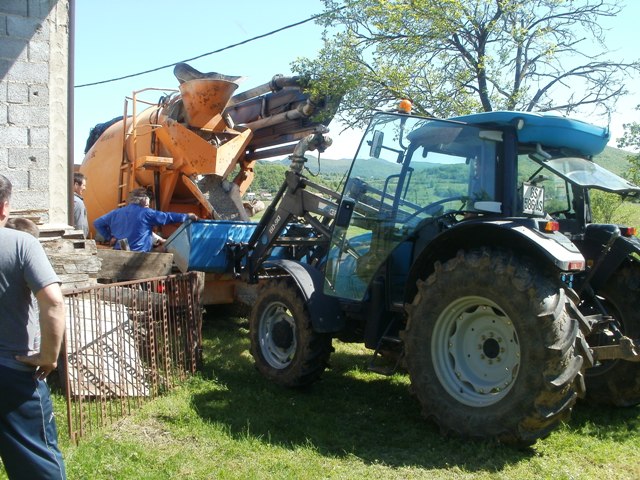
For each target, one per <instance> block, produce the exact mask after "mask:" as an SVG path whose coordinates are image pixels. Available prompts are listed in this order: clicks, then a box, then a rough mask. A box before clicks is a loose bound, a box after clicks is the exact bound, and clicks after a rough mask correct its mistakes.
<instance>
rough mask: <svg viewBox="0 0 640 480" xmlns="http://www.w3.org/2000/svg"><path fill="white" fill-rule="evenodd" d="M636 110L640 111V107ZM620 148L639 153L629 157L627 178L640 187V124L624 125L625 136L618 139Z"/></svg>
mask: <svg viewBox="0 0 640 480" xmlns="http://www.w3.org/2000/svg"><path fill="white" fill-rule="evenodd" d="M636 110H638V111H640V105H638V106H637V107H636ZM618 146H619V147H620V148H631V149H633V150H635V151H636V152H638V153H635V154H629V155H628V156H627V160H628V162H629V169H628V171H627V178H628V179H629V180H630V181H631V182H633V183H635V184H636V185H640V123H638V122H631V123H627V124H625V125H624V136H623V137H622V138H620V139H618Z"/></svg>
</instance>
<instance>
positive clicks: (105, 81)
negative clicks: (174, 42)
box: [74, 7, 345, 88]
mask: <svg viewBox="0 0 640 480" xmlns="http://www.w3.org/2000/svg"><path fill="white" fill-rule="evenodd" d="M343 8H345V7H340V8H336V9H335V10H332V11H330V12H326V13H320V14H317V15H313V16H311V17H309V18H307V19H306V20H301V21H299V22H296V23H291V24H289V25H286V26H284V27H281V28H278V29H276V30H272V31H270V32H267V33H263V34H262V35H258V36H256V37H252V38H249V39H247V40H243V41H242V42H238V43H234V44H232V45H228V46H226V47H222V48H219V49H218V50H214V51H212V52H207V53H203V54H202V55H198V56H197V57H191V58H187V59H185V60H180V61H178V62H174V63H170V64H168V65H163V66H162V67H157V68H152V69H150V70H145V71H143V72H138V73H132V74H130V75H124V76H122V77H116V78H111V79H109V80H101V81H99V82H92V83H83V84H82V85H75V86H74V88H82V87H91V86H93V85H101V84H103V83H110V82H116V81H118V80H124V79H125V78H132V77H138V76H140V75H145V74H147V73H152V72H157V71H158V70H162V69H164V68H169V67H173V66H175V65H177V64H178V63H184V62H190V61H192V60H197V59H199V58H202V57H206V56H208V55H213V54H214V53H220V52H223V51H225V50H229V49H231V48H235V47H238V46H240V45H244V44H246V43H250V42H253V41H255V40H259V39H261V38H265V37H268V36H270V35H274V34H276V33H279V32H282V31H283V30H287V29H289V28H293V27H297V26H299V25H302V24H304V23H307V22H310V21H312V20H315V19H316V18H320V17H323V16H325V15H328V14H331V13H334V12H337V11H339V10H342V9H343Z"/></svg>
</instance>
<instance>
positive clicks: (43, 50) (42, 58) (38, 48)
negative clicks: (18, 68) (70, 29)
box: [28, 41, 49, 62]
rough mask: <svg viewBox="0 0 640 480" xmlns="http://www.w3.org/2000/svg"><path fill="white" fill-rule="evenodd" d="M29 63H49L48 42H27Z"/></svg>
mask: <svg viewBox="0 0 640 480" xmlns="http://www.w3.org/2000/svg"><path fill="white" fill-rule="evenodd" d="M28 58H29V61H30V62H48V61H49V43H48V42H36V41H33V42H29V55H28Z"/></svg>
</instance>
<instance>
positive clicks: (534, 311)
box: [194, 112, 640, 445]
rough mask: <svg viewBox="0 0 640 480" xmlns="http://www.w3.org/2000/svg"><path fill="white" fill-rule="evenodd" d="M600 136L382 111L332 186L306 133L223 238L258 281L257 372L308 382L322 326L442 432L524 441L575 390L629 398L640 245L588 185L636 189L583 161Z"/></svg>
mask: <svg viewBox="0 0 640 480" xmlns="http://www.w3.org/2000/svg"><path fill="white" fill-rule="evenodd" d="M608 139H609V134H608V131H607V130H606V129H602V128H599V127H595V126H593V125H589V124H586V123H582V122H579V121H575V120H571V119H567V118H562V117H555V116H545V115H537V114H531V113H522V112H488V113H482V114H476V115H470V116H464V117H457V118H453V119H448V120H439V119H433V118H424V117H418V116H413V115H410V114H406V113H395V112H394V113H386V112H380V113H377V114H375V115H374V116H373V118H372V120H371V122H370V125H369V127H368V129H367V130H366V132H365V134H364V137H363V138H362V141H361V143H360V146H359V148H358V150H357V153H356V155H355V158H354V160H353V162H352V165H351V168H350V170H349V172H348V175H347V176H346V177H345V181H344V182H343V188H342V191H340V192H335V191H332V190H330V189H328V188H326V187H324V186H322V185H320V184H318V183H315V182H313V181H312V180H310V179H309V178H307V177H306V176H305V175H304V165H305V161H306V159H305V157H304V153H305V152H306V151H308V150H315V149H317V150H319V151H322V150H323V149H324V148H326V147H327V146H329V144H330V139H329V138H328V137H327V136H326V135H323V134H322V133H317V134H312V135H309V136H308V137H306V138H304V139H303V140H302V141H301V142H300V143H299V145H298V147H296V149H295V151H294V153H293V154H292V155H291V157H290V158H291V167H290V169H289V171H288V172H287V174H286V179H285V181H284V183H283V185H282V187H281V189H280V191H279V192H278V193H277V195H276V196H275V197H274V200H273V203H272V204H271V205H270V206H269V207H268V208H267V210H266V212H265V214H264V216H263V217H262V219H261V221H260V222H259V223H258V224H256V225H252V226H251V228H250V230H249V231H248V233H246V237H245V238H244V239H243V241H238V242H234V243H233V245H232V244H231V243H229V242H228V241H227V247H228V249H227V250H228V251H227V252H226V253H225V258H227V259H229V258H231V259H232V260H231V261H228V262H227V263H226V264H227V265H228V268H229V269H232V270H233V272H234V273H235V276H236V278H241V279H242V280H243V281H244V282H246V284H247V285H254V286H256V287H257V288H256V289H255V294H254V296H253V297H252V298H251V301H250V303H251V305H252V307H251V314H250V336H251V353H252V355H253V357H254V359H255V362H256V366H257V368H258V370H259V371H260V372H261V373H262V374H263V375H264V376H265V377H267V378H269V379H271V380H272V381H274V382H276V383H278V384H281V385H284V386H288V387H298V386H303V385H307V384H310V383H312V382H314V381H316V380H318V379H319V378H320V377H321V375H322V373H323V371H324V370H325V369H326V368H327V367H328V365H329V358H330V355H331V352H332V339H334V338H339V339H341V340H344V341H357V342H362V343H364V344H365V345H366V347H368V348H370V349H371V350H372V351H373V355H372V364H371V368H372V369H374V370H376V371H380V372H381V373H390V372H392V371H394V370H395V369H396V368H402V369H405V370H406V371H407V372H408V375H409V377H410V380H411V385H412V387H411V389H412V391H413V392H414V393H415V396H416V398H417V400H418V402H419V403H420V405H421V408H422V411H423V413H424V415H425V416H426V417H427V418H429V419H431V420H433V421H434V422H435V423H436V424H437V425H439V426H440V428H441V430H442V431H444V432H447V433H450V434H454V435H460V436H463V437H467V438H477V439H486V440H492V441H494V440H497V441H500V442H504V443H510V444H518V445H528V444H532V443H534V442H535V441H536V440H537V439H539V438H543V437H545V436H546V435H548V434H549V432H550V431H551V430H552V429H553V428H554V427H556V426H557V425H558V424H559V422H560V421H562V420H565V419H567V418H568V416H569V414H570V412H571V409H572V407H573V405H574V404H575V402H576V400H577V398H578V397H584V398H585V399H586V400H588V401H593V402H597V403H605V404H613V405H635V404H638V403H640V363H639V360H640V354H639V353H638V352H639V351H640V345H639V342H638V339H639V338H640V296H639V295H638V293H639V290H640V264H639V263H638V252H640V242H639V241H638V239H637V238H636V237H635V236H634V230H633V229H631V228H628V227H625V226H619V225H600V224H595V223H593V220H592V217H591V208H590V191H591V190H593V189H600V190H604V191H606V192H613V193H616V194H619V195H623V196H628V197H636V196H637V195H638V194H639V193H640V188H639V187H637V186H635V185H632V184H630V183H628V182H627V181H625V180H624V179H622V178H620V177H618V176H616V175H614V174H613V173H611V172H609V171H607V170H605V169H604V168H602V167H600V166H598V165H596V164H595V163H594V162H593V156H594V155H596V154H598V153H600V152H601V151H602V150H603V149H604V147H605V145H606V143H607V141H608ZM213 223H214V224H215V222H213ZM194 226H197V225H194ZM203 227H204V226H203ZM209 227H210V226H207V228H209ZM213 227H215V225H213ZM223 241H225V240H223ZM205 250H206V247H205ZM218 250H219V249H218Z"/></svg>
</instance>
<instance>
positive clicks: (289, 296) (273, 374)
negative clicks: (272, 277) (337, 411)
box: [249, 281, 332, 387]
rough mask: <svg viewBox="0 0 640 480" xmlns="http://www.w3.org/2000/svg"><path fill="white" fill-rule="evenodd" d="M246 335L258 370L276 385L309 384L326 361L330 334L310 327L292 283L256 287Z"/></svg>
mask: <svg viewBox="0 0 640 480" xmlns="http://www.w3.org/2000/svg"><path fill="white" fill-rule="evenodd" d="M249 335H250V337H251V355H253V358H254V360H255V362H256V367H257V369H258V371H259V372H260V373H261V374H262V375H264V376H265V377H267V378H268V379H269V380H271V381H273V382H275V383H277V384H279V385H283V386H286V387H301V386H304V385H308V384H310V383H313V382H315V381H316V380H318V379H319V378H320V376H321V375H322V373H323V372H324V370H325V369H326V368H327V366H328V364H329V356H330V355H331V351H332V346H331V335H330V334H327V333H318V332H315V331H314V330H313V326H312V324H311V318H310V316H309V312H308V311H307V309H306V307H305V301H304V298H303V297H302V294H301V292H300V290H299V289H298V288H297V287H296V286H295V285H294V284H293V282H288V281H274V282H270V283H269V284H268V285H266V286H265V287H264V288H262V289H261V290H260V292H259V293H258V298H257V299H256V302H255V303H254V305H253V308H252V309H251V315H250V317H249Z"/></svg>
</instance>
